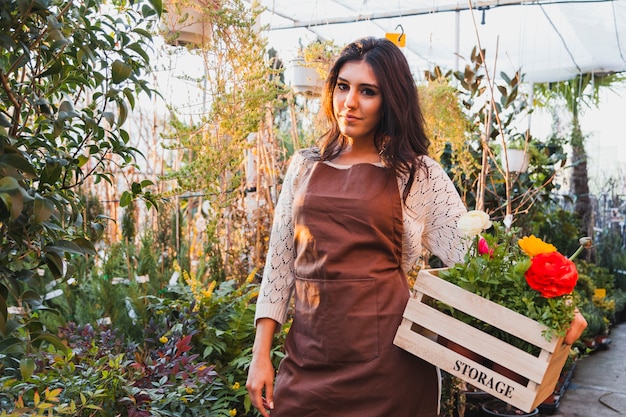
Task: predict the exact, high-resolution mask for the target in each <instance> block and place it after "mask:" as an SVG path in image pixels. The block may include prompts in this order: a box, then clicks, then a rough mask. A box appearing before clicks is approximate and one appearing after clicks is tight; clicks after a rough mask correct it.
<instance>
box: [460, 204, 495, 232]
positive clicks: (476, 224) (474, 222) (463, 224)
mask: <svg viewBox="0 0 626 417" xmlns="http://www.w3.org/2000/svg"><path fill="white" fill-rule="evenodd" d="M457 227H458V228H459V230H460V231H461V232H463V234H464V235H466V236H470V237H473V236H478V235H479V234H480V232H482V231H483V230H487V229H489V228H490V227H491V220H489V215H488V214H487V213H485V212H484V211H480V210H470V211H468V212H467V213H465V214H464V215H463V216H461V217H460V218H459V220H458V222H457Z"/></svg>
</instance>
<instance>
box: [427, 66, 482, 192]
mask: <svg viewBox="0 0 626 417" xmlns="http://www.w3.org/2000/svg"><path fill="white" fill-rule="evenodd" d="M436 70H437V69H436ZM437 74H439V76H437ZM418 93H419V97H420V106H421V108H422V113H423V114H424V119H425V121H426V127H427V129H428V137H429V138H430V140H431V144H430V148H429V152H430V154H431V155H432V156H433V158H435V159H436V160H438V161H440V162H441V163H442V165H443V166H444V168H445V169H446V171H447V172H448V174H449V175H450V177H451V178H452V180H453V181H454V183H455V184H457V185H458V186H459V191H460V192H461V193H462V196H463V197H464V199H467V193H468V192H470V191H471V188H466V187H464V186H463V184H464V183H465V181H466V180H467V179H470V178H472V177H473V176H475V175H476V172H478V171H480V155H479V154H478V153H477V152H476V149H475V146H473V143H472V142H471V141H468V137H467V135H466V132H467V131H468V130H470V126H469V121H468V120H467V116H466V115H465V113H464V112H463V110H462V109H461V106H460V102H459V96H458V91H457V90H456V89H455V88H454V87H453V86H452V85H451V84H450V83H449V80H448V79H447V78H445V77H444V76H443V75H441V74H440V73H438V72H436V71H435V72H434V73H432V74H430V76H429V77H428V84H427V85H424V86H420V87H418Z"/></svg>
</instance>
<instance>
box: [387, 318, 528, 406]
mask: <svg viewBox="0 0 626 417" xmlns="http://www.w3.org/2000/svg"><path fill="white" fill-rule="evenodd" d="M394 343H395V344H396V345H397V346H399V347H401V348H403V349H405V350H408V351H409V352H411V350H410V349H412V348H415V347H416V346H419V355H418V356H419V357H421V358H422V359H424V360H426V361H427V362H429V363H431V364H433V365H435V366H437V367H439V368H441V369H443V370H445V371H446V372H449V373H450V374H452V375H455V376H457V377H459V378H461V379H464V380H466V381H467V382H469V383H470V384H472V385H474V386H476V387H479V388H482V389H483V390H484V391H485V392H488V393H489V394H491V395H493V396H494V397H496V398H500V399H501V400H503V401H506V402H507V403H509V404H511V405H513V406H515V407H517V408H519V409H521V410H524V411H526V412H528V411H530V410H532V409H533V408H534V407H532V404H533V402H534V399H535V392H534V391H533V390H529V389H527V388H526V387H524V386H523V385H520V384H518V383H516V382H514V381H511V380H508V379H507V378H505V377H500V375H499V374H497V373H495V372H494V371H493V370H491V369H489V368H486V367H484V366H482V365H481V364H479V363H476V362H474V361H472V360H471V359H468V358H465V357H464V356H461V355H459V354H458V353H456V352H453V351H451V350H448V349H445V348H443V347H442V346H441V345H439V344H438V343H436V342H434V341H432V340H430V339H428V338H426V337H424V336H422V335H420V334H419V333H416V332H413V331H411V330H410V329H409V328H407V327H401V328H400V329H399V330H398V332H397V334H396V338H395V340H394ZM457 361H461V362H462V363H463V364H467V365H469V366H470V367H471V368H474V371H472V372H474V373H476V372H478V373H481V372H482V374H483V375H485V377H484V378H483V379H484V380H485V381H490V380H491V379H490V378H491V377H493V376H494V375H496V376H495V377H494V378H493V380H491V381H492V382H493V384H491V386H492V387H493V388H491V387H490V386H489V385H485V384H480V383H478V382H477V381H476V380H473V379H471V378H468V374H469V373H470V372H469V371H467V368H465V367H463V365H461V366H460V367H456V366H455V365H456V364H457ZM463 369H465V370H466V374H464V373H463V372H462V370H463ZM496 381H497V382H496ZM498 382H499V384H498ZM507 386H508V387H510V388H507ZM507 393H508V395H505V394H507Z"/></svg>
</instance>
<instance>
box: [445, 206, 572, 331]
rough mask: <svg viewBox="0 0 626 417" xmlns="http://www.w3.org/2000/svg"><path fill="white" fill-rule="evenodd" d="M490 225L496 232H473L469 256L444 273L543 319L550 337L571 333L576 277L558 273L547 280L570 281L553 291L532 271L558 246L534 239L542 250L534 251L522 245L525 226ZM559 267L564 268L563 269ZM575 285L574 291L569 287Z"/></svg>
mask: <svg viewBox="0 0 626 417" xmlns="http://www.w3.org/2000/svg"><path fill="white" fill-rule="evenodd" d="M471 213H472V212H470V213H469V214H471ZM484 227H485V228H490V227H491V229H490V230H491V233H483V234H482V235H480V236H479V233H480V230H478V231H477V232H475V234H468V236H469V237H470V238H471V239H472V240H471V241H470V249H469V251H468V253H467V255H466V258H465V261H464V262H462V263H458V264H456V265H454V266H452V267H450V268H448V269H445V270H442V271H441V272H440V273H439V276H440V277H441V278H443V279H445V280H447V281H449V282H452V283H454V284H456V285H458V286H460V287H461V288H463V289H465V290H467V291H470V292H472V293H474V294H477V295H479V296H481V297H483V298H486V299H488V300H491V301H493V302H495V303H497V304H500V305H502V306H504V307H506V308H508V309H510V310H512V311H515V312H517V313H520V314H522V315H524V316H526V317H528V318H530V319H532V320H535V321H537V322H539V323H541V324H543V325H544V326H546V328H547V330H546V331H545V332H544V336H545V338H546V339H547V340H551V338H552V337H554V336H556V337H562V336H565V333H566V331H567V329H568V328H569V325H570V323H571V321H572V319H573V317H574V309H575V297H574V296H573V295H572V294H571V291H572V290H573V289H574V285H575V281H574V282H573V283H569V282H563V283H561V282H560V280H561V277H560V276H559V277H553V281H552V282H551V283H549V284H544V285H547V286H553V285H556V283H557V282H558V285H561V284H564V285H563V288H559V289H558V292H556V291H553V290H552V289H551V290H550V291H547V287H546V289H535V285H536V282H533V281H532V280H531V279H530V276H529V275H528V274H529V272H530V270H531V269H532V268H533V267H534V266H535V262H539V261H538V259H539V257H540V256H541V255H543V254H545V253H549V252H548V251H554V250H555V249H552V248H549V246H551V245H548V244H546V243H544V242H541V245H539V244H538V243H534V244H533V246H535V247H537V252H536V253H535V252H532V251H531V252H529V249H528V245H527V244H526V245H524V246H523V248H522V244H521V243H519V244H518V239H519V237H518V232H519V230H517V229H516V228H512V229H509V230H507V229H505V227H504V226H503V225H502V224H500V223H497V222H494V223H493V224H488V223H484ZM522 249H523V250H522ZM533 250H534V248H533ZM572 267H573V265H572ZM558 271H559V272H558V273H561V272H562V269H558ZM573 278H575V276H574V277H573ZM569 285H571V288H569V291H568V290H565V288H566V287H568V286H569ZM452 314H454V315H457V317H460V318H461V319H463V320H464V321H466V322H469V323H470V324H472V325H474V326H475V327H478V328H481V329H482V330H484V331H486V332H487V333H490V334H493V335H500V332H499V331H498V330H497V329H492V328H490V326H488V325H487V324H486V323H482V322H480V321H479V320H476V319H474V318H472V317H469V316H467V315H465V314H461V313H457V312H454V311H452Z"/></svg>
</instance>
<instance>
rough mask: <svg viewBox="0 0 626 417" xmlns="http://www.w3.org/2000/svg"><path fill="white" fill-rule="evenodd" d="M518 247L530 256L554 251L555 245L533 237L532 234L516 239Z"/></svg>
mask: <svg viewBox="0 0 626 417" xmlns="http://www.w3.org/2000/svg"><path fill="white" fill-rule="evenodd" d="M517 244H518V245H519V247H520V248H522V250H523V251H524V252H525V253H526V255H528V256H530V257H531V258H533V257H535V256H537V255H540V254H542V253H552V252H556V247H555V246H554V245H552V244H550V243H546V242H544V241H543V240H541V239H539V238H538V237H535V236H534V235H530V236H526V237H523V238H521V239H520V240H518V241H517Z"/></svg>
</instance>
